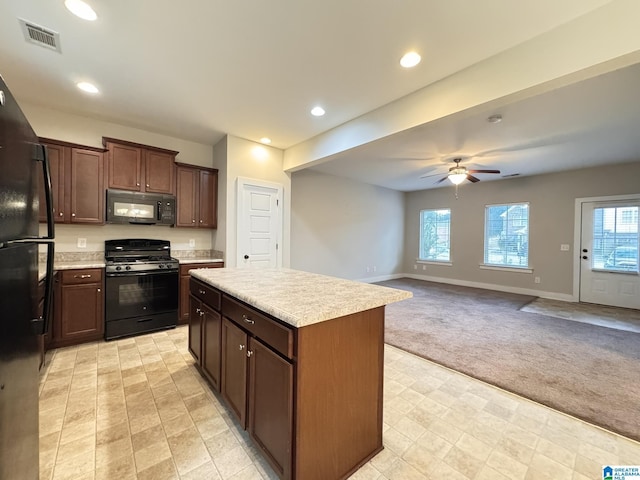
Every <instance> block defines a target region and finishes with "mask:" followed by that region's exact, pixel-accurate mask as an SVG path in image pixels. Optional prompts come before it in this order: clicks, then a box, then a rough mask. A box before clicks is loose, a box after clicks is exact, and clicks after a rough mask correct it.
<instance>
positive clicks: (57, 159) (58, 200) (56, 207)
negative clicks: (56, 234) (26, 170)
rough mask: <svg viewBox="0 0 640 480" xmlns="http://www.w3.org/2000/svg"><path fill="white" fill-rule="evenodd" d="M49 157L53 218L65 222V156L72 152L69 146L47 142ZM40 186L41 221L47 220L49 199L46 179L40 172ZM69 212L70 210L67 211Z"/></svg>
mask: <svg viewBox="0 0 640 480" xmlns="http://www.w3.org/2000/svg"><path fill="white" fill-rule="evenodd" d="M46 145H47V157H48V158H49V171H50V172H51V190H52V196H53V219H54V220H55V221H56V222H64V220H65V216H64V214H65V211H64V210H65V208H64V195H65V188H64V181H65V175H64V172H65V157H67V156H68V155H69V153H70V148H69V147H63V146H61V145H54V144H46ZM38 179H39V187H40V216H39V220H40V221H41V222H45V223H46V221H47V201H46V199H45V195H44V194H45V192H44V181H43V178H42V175H40V174H38ZM67 213H68V212H67Z"/></svg>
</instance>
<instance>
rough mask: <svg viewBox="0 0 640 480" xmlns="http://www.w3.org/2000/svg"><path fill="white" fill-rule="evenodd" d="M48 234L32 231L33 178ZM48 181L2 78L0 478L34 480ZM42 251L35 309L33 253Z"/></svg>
mask: <svg viewBox="0 0 640 480" xmlns="http://www.w3.org/2000/svg"><path fill="white" fill-rule="evenodd" d="M41 175H42V176H43V178H44V185H45V193H46V195H45V197H46V198H47V210H48V212H47V218H48V226H47V234H46V235H45V236H42V237H40V236H39V234H38V230H39V229H38V215H39V213H38V212H39V208H40V206H39V190H38V189H39V186H38V184H39V177H40V176H41ZM51 206H52V204H51V179H50V176H49V167H48V163H47V159H46V149H45V148H44V147H43V146H41V145H40V144H39V143H38V137H37V136H36V134H35V133H34V131H33V129H32V128H31V126H30V125H29V122H28V121H27V119H26V117H25V116H24V114H23V113H22V110H20V107H19V106H18V104H17V103H16V101H15V99H14V98H13V96H12V95H11V93H10V92H9V89H8V88H7V85H6V84H5V82H4V79H3V78H2V76H0V480H9V479H12V480H15V479H18V478H19V479H24V480H37V478H38V469H39V468H38V464H39V459H38V452H39V450H38V385H39V364H40V347H39V342H38V335H41V334H43V333H44V332H45V331H46V328H47V325H46V324H47V322H48V312H49V311H50V310H51V309H50V307H49V306H50V302H51V293H52V291H51V286H52V273H53V236H54V235H53V233H54V232H53V215H52V211H51ZM40 245H45V246H43V247H42V250H46V252H47V268H46V272H47V274H46V287H45V307H44V309H43V312H39V308H38V303H39V298H38V281H39V273H38V255H39V250H40Z"/></svg>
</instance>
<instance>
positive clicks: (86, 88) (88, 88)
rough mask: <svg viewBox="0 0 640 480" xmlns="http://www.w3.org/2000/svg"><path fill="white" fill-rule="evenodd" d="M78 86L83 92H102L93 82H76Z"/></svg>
mask: <svg viewBox="0 0 640 480" xmlns="http://www.w3.org/2000/svg"><path fill="white" fill-rule="evenodd" d="M76 86H77V87H78V88H79V89H80V90H82V91H83V92H87V93H94V94H95V93H98V92H100V90H98V87H96V86H95V85H94V84H93V83H89V82H78V83H76Z"/></svg>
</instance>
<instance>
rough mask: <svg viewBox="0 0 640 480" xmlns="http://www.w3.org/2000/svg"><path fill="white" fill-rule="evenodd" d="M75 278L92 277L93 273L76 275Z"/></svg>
mask: <svg viewBox="0 0 640 480" xmlns="http://www.w3.org/2000/svg"><path fill="white" fill-rule="evenodd" d="M73 278H91V275H74V276H73Z"/></svg>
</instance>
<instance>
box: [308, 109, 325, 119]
mask: <svg viewBox="0 0 640 480" xmlns="http://www.w3.org/2000/svg"><path fill="white" fill-rule="evenodd" d="M324 114H325V111H324V108H322V107H313V108H312V109H311V115H313V116H314V117H321V116H322V115H324Z"/></svg>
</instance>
